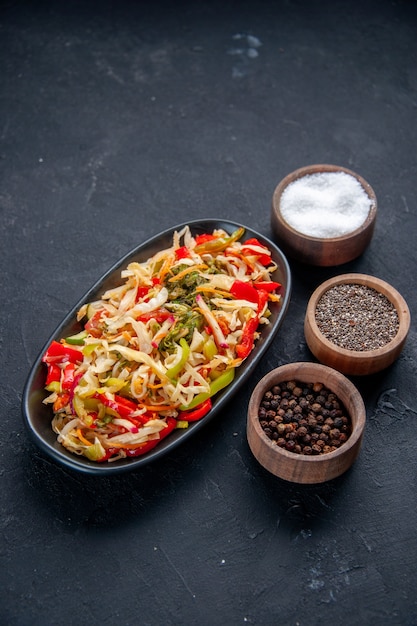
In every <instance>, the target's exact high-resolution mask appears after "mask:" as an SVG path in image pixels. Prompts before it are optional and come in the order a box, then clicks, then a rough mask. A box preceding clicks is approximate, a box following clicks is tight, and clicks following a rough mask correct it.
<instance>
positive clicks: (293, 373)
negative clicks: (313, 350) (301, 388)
mask: <svg viewBox="0 0 417 626" xmlns="http://www.w3.org/2000/svg"><path fill="white" fill-rule="evenodd" d="M292 380H297V381H300V382H303V383H316V382H320V383H323V384H324V385H325V386H326V387H327V388H328V389H330V391H332V392H333V393H335V394H336V395H337V396H338V398H339V399H340V400H341V401H342V402H343V404H344V406H345V408H346V411H347V412H348V413H349V417H350V419H351V422H352V433H351V435H350V436H349V437H348V439H347V441H346V442H345V443H343V444H342V445H341V446H340V447H339V448H338V449H337V450H334V451H333V452H328V453H327V454H319V455H316V456H306V455H303V454H298V453H295V452H289V451H288V450H285V449H283V448H280V447H279V446H278V445H277V444H276V443H275V442H273V441H272V440H271V439H270V438H269V437H268V436H267V435H266V434H265V432H264V431H263V429H262V426H261V424H260V421H259V416H258V410H259V407H260V403H261V401H262V399H263V396H264V394H265V392H266V391H268V390H269V389H271V388H272V387H273V386H274V385H276V384H279V383H283V382H288V381H292ZM365 421H366V411H365V405H364V403H363V400H362V397H361V395H360V393H359V391H358V390H357V389H356V387H355V386H354V385H353V384H352V383H351V382H350V381H349V380H348V379H347V378H346V377H345V376H343V374H341V373H340V372H337V371H336V370H334V369H332V368H329V367H327V366H325V365H320V364H319V363H290V364H288V365H283V366H281V367H278V368H277V369H274V370H272V371H271V372H269V374H267V375H266V376H264V378H262V379H261V380H260V381H259V383H258V384H257V386H256V387H255V389H254V391H253V393H252V396H251V398H250V401H249V407H248V418H247V438H248V443H249V447H250V449H251V451H252V453H253V455H254V456H255V458H256V459H257V460H258V462H259V463H260V464H261V465H262V466H263V467H264V468H265V469H267V470H268V471H269V472H271V473H272V474H274V475H275V476H278V477H279V478H282V479H284V480H287V481H290V482H295V483H305V484H307V483H323V482H325V481H328V480H331V479H333V478H336V477H337V476H340V475H341V474H343V473H344V472H345V471H346V470H347V469H348V468H349V467H350V466H351V465H352V463H353V462H354V461H355V459H356V457H357V456H358V454H359V450H360V448H361V444H362V437H363V432H364V428H365Z"/></svg>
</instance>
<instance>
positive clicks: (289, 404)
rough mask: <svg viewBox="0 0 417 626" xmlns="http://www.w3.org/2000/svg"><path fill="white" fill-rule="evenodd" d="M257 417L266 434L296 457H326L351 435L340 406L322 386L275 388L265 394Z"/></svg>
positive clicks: (293, 383) (290, 383)
mask: <svg viewBox="0 0 417 626" xmlns="http://www.w3.org/2000/svg"><path fill="white" fill-rule="evenodd" d="M258 416H259V423H260V425H261V427H262V429H263V430H264V432H265V434H266V435H267V436H268V437H269V438H270V439H271V440H272V441H273V442H274V443H275V444H276V445H277V446H279V447H281V448H285V449H286V450H289V451H290V452H294V453H296V454H304V455H318V454H327V453H329V452H332V451H333V450H337V448H339V447H340V446H341V445H342V444H343V443H344V442H345V441H346V440H347V439H348V437H349V435H350V432H351V423H350V419H349V416H348V414H347V413H346V410H345V408H344V406H343V404H342V403H341V402H340V400H339V399H338V397H337V396H336V394H334V393H333V392H331V391H330V390H328V389H327V388H326V387H325V386H324V385H323V384H322V383H304V384H301V383H299V382H297V381H288V382H286V383H281V384H279V385H274V386H273V387H272V389H270V390H268V391H267V392H266V393H265V394H264V397H263V398H262V401H261V404H260V407H259V411H258Z"/></svg>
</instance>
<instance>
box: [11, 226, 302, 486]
mask: <svg viewBox="0 0 417 626" xmlns="http://www.w3.org/2000/svg"><path fill="white" fill-rule="evenodd" d="M187 224H188V225H189V226H190V229H191V232H192V233H193V235H197V234H202V233H205V232H212V231H213V230H214V229H216V228H223V229H224V230H225V231H227V232H228V233H232V232H233V231H234V230H236V228H239V227H240V226H241V224H236V223H234V222H229V221H223V220H217V219H206V220H198V221H189V222H184V223H183V224H179V225H178V226H175V227H174V228H171V229H169V230H166V231H164V232H162V233H160V234H159V235H156V236H155V237H153V238H151V239H148V240H147V241H145V242H144V243H142V244H141V245H139V246H138V247H137V248H135V249H134V250H131V251H130V252H129V253H128V254H127V255H126V256H124V257H123V258H121V259H120V260H119V261H117V263H116V264H115V265H113V267H111V268H110V270H109V271H108V272H106V273H105V274H104V276H102V277H101V278H100V279H99V280H98V281H97V282H96V284H95V285H94V286H93V287H92V288H91V289H90V290H89V291H88V292H87V293H86V294H85V296H84V297H83V298H82V299H81V300H80V301H79V302H78V303H77V304H76V305H75V306H74V308H73V309H72V310H71V311H70V312H69V313H68V315H67V316H66V317H65V318H64V319H63V320H62V322H61V324H59V326H58V327H57V328H56V329H55V331H54V332H53V334H52V335H51V337H50V338H49V339H48V341H47V342H46V344H45V346H44V347H43V349H42V351H41V353H40V354H39V356H38V358H37V359H36V361H35V363H34V365H33V367H32V369H31V371H30V374H29V377H28V380H27V382H26V385H25V389H24V393H23V401H22V408H23V416H24V420H25V423H26V426H27V427H28V428H29V432H30V434H31V436H32V438H33V439H34V441H35V443H36V444H37V445H38V446H39V447H40V448H41V449H42V450H43V451H44V452H45V453H46V454H47V455H49V456H50V457H52V458H53V459H54V460H55V461H58V462H59V463H61V464H62V465H64V466H65V467H67V468H71V469H73V470H77V471H79V472H83V473H85V474H96V475H108V474H117V473H120V472H126V471H131V470H134V469H136V468H138V467H140V466H141V465H144V464H147V463H150V462H151V461H154V460H156V459H158V458H159V457H161V456H163V455H165V454H167V453H168V452H171V451H172V450H174V448H176V447H177V446H178V445H180V444H181V442H183V441H185V440H186V439H188V438H189V437H191V436H192V435H193V434H195V433H196V432H197V431H199V430H200V429H201V428H202V427H203V426H204V424H206V423H207V422H208V421H209V420H211V419H213V417H214V416H215V415H217V413H219V412H220V411H221V410H222V409H223V407H224V406H225V405H226V403H227V402H228V401H229V400H230V398H231V397H232V395H233V394H234V393H235V392H236V391H237V389H238V388H239V387H240V386H241V385H242V384H243V382H244V381H245V380H246V379H247V378H248V377H249V375H250V374H251V372H252V371H253V370H254V368H255V367H256V365H257V363H258V362H259V360H260V359H261V357H262V355H263V354H264V353H265V351H266V350H267V348H268V347H269V346H270V344H271V342H272V340H273V338H274V336H275V335H276V333H277V331H278V329H279V327H280V326H281V323H282V321H283V319H284V317H285V314H286V312H287V308H288V304H289V301H290V293H291V274H290V269H289V266H288V262H287V260H286V258H285V256H284V255H283V253H282V252H281V250H279V248H277V247H276V245H275V244H274V243H272V242H271V241H270V240H269V239H267V238H265V237H264V236H263V235H260V234H259V233H257V232H255V231H253V230H251V229H250V228H247V227H246V226H244V228H245V231H246V232H245V239H248V238H249V237H256V238H257V239H258V240H259V241H260V242H261V243H264V244H265V245H266V246H268V248H269V249H270V250H271V252H272V258H273V260H274V261H275V263H276V264H277V266H278V269H277V271H276V272H275V273H274V276H273V279H274V280H275V281H277V282H279V283H281V284H282V290H281V294H282V297H281V302H279V303H271V305H270V310H271V313H272V315H271V318H270V324H269V325H267V326H264V327H263V328H262V333H261V337H260V339H259V340H258V341H257V342H256V346H255V348H254V350H253V351H252V352H251V354H250V355H249V357H248V358H247V359H246V361H244V363H243V364H242V365H241V366H240V367H239V368H237V370H236V376H235V379H234V381H233V383H232V384H231V385H230V386H229V387H227V388H226V389H225V390H224V391H223V392H220V393H219V394H217V396H216V397H215V398H213V408H212V409H211V411H210V412H209V413H208V414H207V415H206V416H205V417H204V418H203V419H201V420H200V421H198V422H194V423H192V424H190V426H189V428H187V429H186V430H181V429H178V430H175V431H174V432H173V433H171V434H170V435H169V437H167V438H166V439H164V440H163V441H162V442H161V443H160V444H159V445H158V446H157V447H156V448H154V450H152V451H150V452H148V453H147V454H145V455H143V456H140V457H137V458H133V459H122V460H119V461H114V462H112V463H105V464H104V463H103V464H101V463H94V462H92V461H89V460H88V459H87V458H85V457H82V456H77V455H74V454H72V453H70V452H68V451H67V450H66V449H65V448H64V447H63V446H61V444H60V443H58V441H57V438H56V434H55V433H54V432H53V430H52V428H51V420H52V411H51V408H50V407H49V406H47V405H45V404H43V403H42V400H43V399H44V398H45V396H46V392H45V391H44V383H45V369H44V365H43V363H42V361H41V359H42V355H43V354H44V352H45V350H46V348H47V347H48V346H49V344H50V343H51V341H52V340H53V339H57V340H59V339H60V338H61V337H67V336H68V335H71V334H74V333H76V332H78V331H80V330H81V325H80V324H79V323H78V322H77V320H76V313H77V311H78V309H79V308H80V307H81V306H82V305H83V304H84V303H85V302H90V301H93V300H97V299H99V298H100V296H101V294H102V293H103V292H104V291H106V290H107V289H110V288H112V287H115V286H117V285H118V284H120V282H121V277H120V272H121V270H122V269H123V268H124V267H126V266H127V265H128V263H130V262H132V261H139V262H143V261H146V260H147V259H148V258H149V257H151V256H152V255H153V254H155V253H156V252H158V251H159V250H162V249H164V248H167V247H169V246H171V245H172V236H173V233H174V231H176V230H177V231H179V230H181V228H183V227H184V226H186V225H187Z"/></svg>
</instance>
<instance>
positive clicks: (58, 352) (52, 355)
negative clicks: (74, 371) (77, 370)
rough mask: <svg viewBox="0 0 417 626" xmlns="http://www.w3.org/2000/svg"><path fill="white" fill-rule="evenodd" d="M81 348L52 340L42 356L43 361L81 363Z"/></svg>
mask: <svg viewBox="0 0 417 626" xmlns="http://www.w3.org/2000/svg"><path fill="white" fill-rule="evenodd" d="M83 358H84V357H83V353H82V352H81V350H77V349H76V348H71V347H70V346H68V345H66V344H63V343H59V342H58V341H53V342H52V343H51V345H50V346H49V348H48V349H47V351H46V352H45V354H44V355H43V357H42V361H43V362H44V363H48V364H50V363H68V361H69V362H70V363H81V361H82V360H83Z"/></svg>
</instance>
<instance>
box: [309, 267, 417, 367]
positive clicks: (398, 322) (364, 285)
mask: <svg viewBox="0 0 417 626" xmlns="http://www.w3.org/2000/svg"><path fill="white" fill-rule="evenodd" d="M409 328H410V311H409V309H408V306H407V303H406V302H405V300H404V298H403V297H402V296H401V295H400V294H399V293H398V291H397V290H396V289H394V287H392V286H391V285H389V284H388V283H387V282H385V281H383V280H381V279H379V278H376V277H374V276H368V275H366V274H343V275H340V276H336V277H334V278H331V279H329V280H327V281H325V282H324V283H322V284H321V285H320V286H319V287H317V289H316V290H315V291H314V293H313V294H312V296H311V297H310V300H309V302H308V305H307V311H306V316H305V320H304V334H305V339H306V342H307V345H308V347H309V348H310V350H311V352H312V353H313V354H314V356H315V357H316V358H317V359H318V360H319V361H320V362H321V363H323V364H324V365H328V366H329V367H333V368H335V369H337V370H339V372H342V373H343V374H348V375H352V376H362V375H366V374H374V373H376V372H379V371H381V370H383V369H385V368H386V367H388V366H389V365H391V364H392V363H393V362H394V361H395V360H396V359H397V358H398V356H399V355H400V352H401V351H402V349H403V346H404V343H405V340H406V338H407V335H408V331H409Z"/></svg>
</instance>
